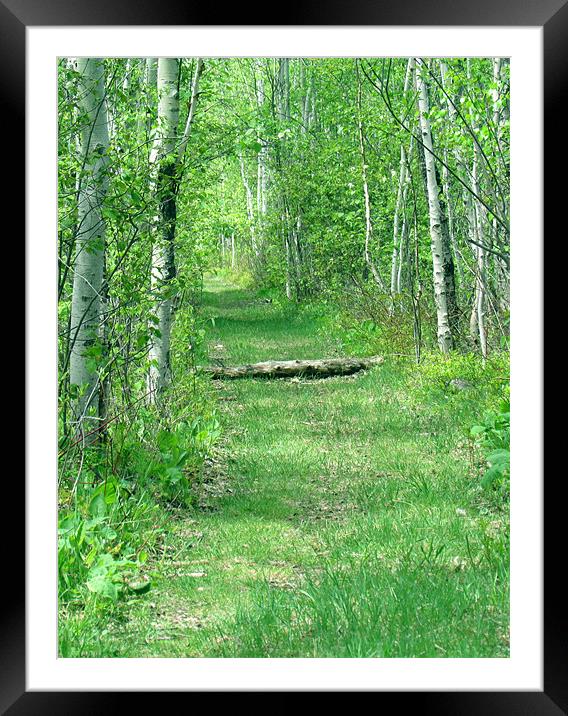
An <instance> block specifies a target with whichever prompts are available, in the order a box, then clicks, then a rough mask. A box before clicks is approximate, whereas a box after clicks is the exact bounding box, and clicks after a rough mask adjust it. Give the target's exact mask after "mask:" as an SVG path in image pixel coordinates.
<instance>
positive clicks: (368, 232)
mask: <svg viewBox="0 0 568 716" xmlns="http://www.w3.org/2000/svg"><path fill="white" fill-rule="evenodd" d="M355 62H357V60H356V61H355ZM355 67H356V70H357V129H358V134H359V154H360V157H361V178H362V181H363V199H364V202H365V251H364V255H365V263H366V264H367V266H368V267H369V269H370V271H371V274H372V276H373V278H374V279H375V283H376V284H377V286H379V288H380V289H381V290H382V291H384V290H385V283H384V281H383V278H382V276H381V274H380V272H379V269H378V267H377V266H376V265H375V262H374V261H373V258H372V256H371V246H372V243H373V220H372V217H371V199H370V197H369V183H368V181H367V154H366V152H365V130H364V127H363V118H362V110H361V77H360V76H359V65H358V64H356V65H355Z"/></svg>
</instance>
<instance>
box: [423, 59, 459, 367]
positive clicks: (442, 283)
mask: <svg viewBox="0 0 568 716" xmlns="http://www.w3.org/2000/svg"><path fill="white" fill-rule="evenodd" d="M417 64H418V65H419V66H418V69H417V72H416V87H417V92H418V110H419V116H420V130H421V133H422V142H423V144H424V150H425V151H424V161H425V164H426V182H427V192H428V212H429V216H430V239H431V250H432V268H433V274H434V299H435V303H436V317H437V324H438V345H439V346H440V350H441V351H442V353H449V352H450V351H451V350H452V348H453V347H454V336H453V335H452V328H451V324H450V316H449V310H448V290H447V281H446V262H445V260H444V258H445V253H446V251H447V248H446V247H445V246H444V235H443V217H442V210H441V207H440V199H439V192H440V189H439V186H438V180H437V177H436V165H435V160H434V154H433V146H432V131H431V128H430V119H429V112H430V102H429V97H428V86H427V84H426V81H425V79H424V76H423V70H422V68H421V67H420V62H417Z"/></svg>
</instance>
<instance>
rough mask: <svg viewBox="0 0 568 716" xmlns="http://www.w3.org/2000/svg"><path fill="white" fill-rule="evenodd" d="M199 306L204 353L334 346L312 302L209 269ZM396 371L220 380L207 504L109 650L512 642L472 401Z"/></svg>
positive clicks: (318, 652)
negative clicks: (435, 401) (446, 401)
mask: <svg viewBox="0 0 568 716" xmlns="http://www.w3.org/2000/svg"><path fill="white" fill-rule="evenodd" d="M203 312H204V313H205V315H206V316H207V317H208V318H211V319H214V320H212V321H209V324H208V325H209V328H208V336H207V346H208V353H209V355H208V360H209V362H210V363H213V362H215V361H216V360H222V361H224V362H225V363H226V364H227V365H231V364H240V363H251V362H255V361H262V360H268V359H295V358H324V357H333V356H337V355H338V348H337V345H336V344H334V341H333V339H332V337H330V336H327V335H324V334H322V332H321V329H320V328H319V326H318V323H317V320H316V319H315V318H314V317H313V316H310V314H309V312H305V311H304V312H302V311H300V310H297V309H294V308H290V307H289V308H283V307H282V306H280V305H277V304H271V303H268V302H265V301H263V300H262V299H259V298H258V297H257V296H256V295H255V294H253V293H251V292H247V291H245V290H242V289H238V288H236V287H234V286H228V285H226V284H224V283H223V282H222V281H221V280H220V279H217V278H210V279H209V280H208V281H207V283H206V286H205V292H204V306H203ZM406 376H407V370H406V369H405V368H403V367H401V366H400V365H396V364H393V363H390V362H389V361H387V362H385V364H384V365H382V366H378V367H376V368H373V369H372V370H370V371H367V372H363V373H358V374H355V375H353V376H348V377H334V378H327V379H303V378H293V379H277V380H262V379H260V380H258V379H249V378H245V379H242V380H236V381H224V382H219V383H218V384H217V385H218V390H219V397H220V405H221V411H222V421H223V423H224V431H225V432H224V435H225V437H224V441H223V444H222V445H221V446H220V447H219V449H218V450H217V454H216V460H215V462H214V464H213V465H212V466H211V468H210V470H209V473H210V474H208V476H207V479H206V482H205V484H204V485H203V486H202V488H201V489H202V494H201V497H200V500H201V505H200V508H199V509H196V510H194V511H190V512H187V511H183V512H182V511H180V515H181V516H180V517H179V519H177V520H174V521H173V522H172V531H171V534H169V535H168V537H167V543H166V545H165V549H164V551H163V555H164V556H163V558H162V561H161V562H160V563H159V564H158V565H157V567H158V568H159V570H160V571H161V573H162V575H163V577H162V578H161V579H159V580H158V582H157V584H156V585H155V587H154V588H153V589H152V591H151V593H150V594H149V595H148V597H147V598H146V599H144V600H139V601H138V602H136V603H135V604H134V605H131V608H130V611H129V613H128V621H127V622H126V623H122V624H121V625H120V626H118V627H117V629H112V630H111V633H109V634H107V636H106V637H103V641H107V640H108V641H107V644H106V646H105V651H107V650H108V651H109V652H111V653H109V654H108V655H113V656H137V657H148V656H164V657H186V656H195V657H216V656H233V657H380V656H384V657H491V656H493V657H494V656H503V657H505V656H507V655H508V648H509V647H508V599H509V593H508V561H507V559H508V558H507V555H508V545H507V544H506V540H505V534H506V530H505V529H504V526H503V525H502V524H501V523H500V521H499V520H497V521H496V520H495V515H491V514H490V513H488V512H486V511H485V510H484V509H483V506H482V504H481V503H480V501H479V492H478V487H477V482H478V481H477V480H476V479H475V478H473V477H472V476H471V475H470V474H468V473H469V469H468V460H467V455H466V454H464V449H463V447H460V441H461V440H462V439H463V435H464V431H463V425H464V424H465V425H467V424H468V415H467V414H461V415H458V414H456V412H455V410H454V411H453V412H452V411H450V410H449V411H448V412H447V413H444V412H443V411H442V412H440V411H437V412H434V411H432V412H429V409H428V406H427V405H426V406H421V408H420V409H417V408H415V407H412V406H411V405H409V404H408V401H407V400H406V391H405V381H406V380H407V377H406Z"/></svg>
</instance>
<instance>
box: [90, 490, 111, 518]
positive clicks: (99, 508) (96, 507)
mask: <svg viewBox="0 0 568 716" xmlns="http://www.w3.org/2000/svg"><path fill="white" fill-rule="evenodd" d="M106 512H107V505H106V502H105V498H104V496H103V495H102V494H100V493H99V494H97V495H95V496H94V497H93V499H92V500H91V501H90V503H89V514H90V515H91V517H104V516H105V515H106Z"/></svg>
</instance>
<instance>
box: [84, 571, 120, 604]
mask: <svg viewBox="0 0 568 716" xmlns="http://www.w3.org/2000/svg"><path fill="white" fill-rule="evenodd" d="M87 587H88V589H89V590H90V591H91V592H94V593H95V594H100V595H101V596H102V597H107V598H108V599H112V601H113V602H116V600H117V599H118V585H116V584H115V583H114V582H113V581H112V580H111V579H110V577H109V576H108V575H106V574H96V575H95V576H93V577H91V578H90V579H87Z"/></svg>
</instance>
